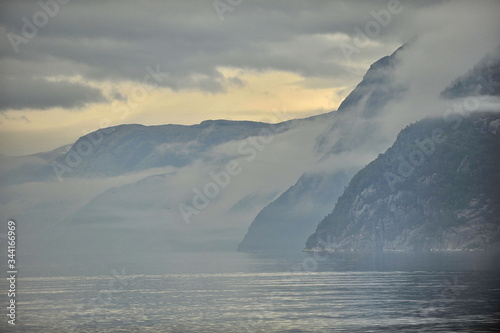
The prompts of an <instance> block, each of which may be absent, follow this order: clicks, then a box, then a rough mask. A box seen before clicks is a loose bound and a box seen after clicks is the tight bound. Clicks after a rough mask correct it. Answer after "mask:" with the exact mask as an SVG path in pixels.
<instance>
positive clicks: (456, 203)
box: [306, 113, 500, 251]
mask: <svg viewBox="0 0 500 333" xmlns="http://www.w3.org/2000/svg"><path fill="white" fill-rule="evenodd" d="M499 151H500V114H499V113H480V114H473V115H471V116H469V117H467V118H463V119H462V121H461V122H460V126H458V127H457V126H454V125H453V124H451V123H447V122H446V121H445V120H443V119H426V120H423V121H420V122H418V123H416V124H413V125H411V126H409V127H407V128H405V129H404V130H403V131H401V133H400V134H399V135H398V138H397V140H396V142H395V143H394V145H393V146H392V147H391V148H390V149H388V150H387V152H385V153H384V154H381V155H379V157H378V158H377V159H376V160H374V161H373V162H372V163H370V164H369V165H367V166H366V167H365V168H364V169H362V170H361V171H360V172H359V173H357V174H356V175H355V176H354V177H353V179H352V180H351V182H350V184H349V186H348V187H347V188H346V190H345V191H344V193H343V194H342V196H341V197H340V198H339V200H338V202H337V204H336V206H335V208H334V210H333V212H332V213H331V214H330V215H328V216H327V217H326V218H325V219H324V220H323V221H322V222H321V223H320V224H319V226H318V228H317V230H316V232H315V233H314V234H313V235H312V236H310V237H309V239H308V240H307V243H306V250H307V251H391V250H392V251H463V250H488V249H491V248H496V247H500V187H499V186H498V184H500V156H499V155H498V152H499Z"/></svg>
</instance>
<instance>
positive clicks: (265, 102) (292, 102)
mask: <svg viewBox="0 0 500 333" xmlns="http://www.w3.org/2000/svg"><path fill="white" fill-rule="evenodd" d="M219 70H220V72H221V73H222V74H223V75H224V76H225V77H227V78H230V77H234V76H236V75H237V76H238V78H239V79H240V80H243V81H244V82H245V85H244V86H238V85H235V84H229V85H228V86H227V89H226V91H225V92H224V93H217V94H209V93H204V92H200V91H172V90H170V89H166V88H155V89H152V88H151V87H149V91H148V92H147V94H146V95H144V96H139V97H135V98H134V95H132V93H131V92H132V91H133V89H134V88H136V90H137V87H140V86H141V83H135V82H121V83H119V84H118V85H116V83H114V84H112V83H99V84H98V85H99V86H100V87H103V86H104V87H107V90H111V87H112V86H113V87H114V88H115V89H118V91H119V92H120V93H122V94H123V95H125V96H128V101H126V102H114V103H115V104H112V103H102V104H91V105H87V106H86V107H83V108H82V109H79V110H71V111H70V110H65V109H60V108H53V109H49V110H23V111H7V112H5V113H4V115H2V116H0V122H1V123H0V153H2V154H7V155H12V156H18V155H25V154H31V153H35V152H40V151H48V150H51V149H54V148H57V147H59V146H62V145H64V144H68V143H73V142H74V141H76V140H77V139H78V138H79V137H80V136H82V135H84V134H86V133H88V132H90V131H94V130H97V129H98V128H100V127H107V126H114V125H119V124H130V123H138V124H144V125H160V124H188V125H189V124H197V123H200V122H201V121H203V120H206V119H231V120H254V121H265V122H273V123H276V122H280V121H284V120H288V119H294V118H302V117H307V116H311V115H315V114H320V113H324V112H329V111H332V110H335V109H336V108H337V107H338V105H339V104H340V102H341V101H342V99H343V98H344V97H345V95H344V94H345V92H346V91H347V92H348V91H349V90H350V89H346V88H352V87H329V88H318V89H314V88H307V87H304V86H303V85H302V84H301V83H300V82H301V81H302V80H303V78H302V77H301V76H299V75H297V74H294V73H288V72H276V71H270V72H265V73H257V72H249V71H243V70H240V69H229V68H220V69H219ZM86 83H87V84H94V85H97V83H93V82H86ZM142 91H145V90H144V89H143V90H142ZM126 110H128V111H126Z"/></svg>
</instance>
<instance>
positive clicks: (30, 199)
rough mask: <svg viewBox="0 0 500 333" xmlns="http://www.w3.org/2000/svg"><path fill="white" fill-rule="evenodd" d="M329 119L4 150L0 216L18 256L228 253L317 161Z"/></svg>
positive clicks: (111, 132)
mask: <svg viewBox="0 0 500 333" xmlns="http://www.w3.org/2000/svg"><path fill="white" fill-rule="evenodd" d="M331 117H334V114H332V113H327V114H323V115H318V116H313V117H309V118H305V119H296V120H290V121H285V122H281V123H277V124H268V123H262V122H251V121H228V120H207V121H204V122H202V123H200V124H197V125H191V126H184V125H161V126H143V125H137V124H130V125H119V126H114V127H109V128H104V129H100V130H98V131H95V132H92V133H89V134H87V135H85V136H83V137H81V138H79V139H78V140H77V141H76V142H75V143H73V144H72V145H69V146H64V147H61V148H58V149H56V150H54V151H51V152H47V153H38V154H34V155H30V156H23V157H6V156H4V157H2V165H1V166H2V168H1V169H0V177H1V179H2V181H1V182H0V192H1V196H0V198H1V199H0V216H1V217H2V218H4V219H8V218H11V217H15V218H16V219H18V220H19V221H22V222H23V223H22V224H20V226H19V228H20V232H22V233H23V239H25V241H26V243H25V244H26V245H25V246H24V247H23V249H22V251H24V252H25V253H36V252H39V251H40V249H43V251H46V252H47V253H49V252H50V253H70V252H72V253H88V252H89V251H91V252H93V253H96V254H99V253H110V252H113V253H125V252H127V251H129V250H132V249H137V250H138V251H194V250H214V251H215V250H217V251H221V250H234V249H235V248H236V246H237V244H238V242H239V241H240V240H241V239H242V238H243V236H244V234H245V231H246V229H247V228H248V226H249V224H250V222H251V221H252V220H253V218H254V217H255V215H256V214H257V213H258V212H259V211H260V210H261V209H262V208H263V207H265V206H266V205H267V204H268V203H269V202H271V201H272V200H274V199H275V198H276V197H277V196H278V195H280V194H281V193H282V192H283V191H284V190H286V189H287V188H288V187H290V186H291V185H293V184H294V183H295V182H296V181H297V179H298V178H299V177H300V175H301V174H302V172H303V170H304V169H308V168H309V167H310V166H311V165H313V164H314V163H315V161H316V156H315V153H314V145H315V142H316V141H315V140H316V137H317V135H318V133H321V132H322V131H324V130H325V128H326V127H327V126H328V124H329V122H330V121H329V119H330V118H331ZM298 155H301V156H302V157H303V159H301V160H300V161H296V162H295V163H293V165H290V163H289V161H291V160H294V158H295V157H296V156H298ZM89 244H92V246H91V249H89ZM141 253H144V252H141Z"/></svg>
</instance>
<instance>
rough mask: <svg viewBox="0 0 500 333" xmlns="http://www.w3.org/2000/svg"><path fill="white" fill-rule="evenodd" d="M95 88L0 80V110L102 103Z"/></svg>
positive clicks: (33, 80)
mask: <svg viewBox="0 0 500 333" xmlns="http://www.w3.org/2000/svg"><path fill="white" fill-rule="evenodd" d="M104 101H106V98H105V97H104V95H103V94H102V92H101V91H100V90H98V89H95V88H92V87H89V86H86V85H83V84H79V83H72V82H64V81H47V80H44V79H2V81H1V82H0V110H6V109H16V110H21V109H48V108H52V107H62V108H71V109H73V108H78V107H81V106H84V105H85V104H87V103H96V102H104Z"/></svg>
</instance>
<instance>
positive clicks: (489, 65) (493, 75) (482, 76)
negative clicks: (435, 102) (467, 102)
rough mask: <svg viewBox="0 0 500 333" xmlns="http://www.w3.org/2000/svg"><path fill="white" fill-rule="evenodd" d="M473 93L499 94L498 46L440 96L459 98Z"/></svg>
mask: <svg viewBox="0 0 500 333" xmlns="http://www.w3.org/2000/svg"><path fill="white" fill-rule="evenodd" d="M473 95H491V96H500V48H499V49H498V50H497V53H495V54H491V55H488V56H486V57H484V58H483V59H482V60H481V61H480V62H479V63H478V64H476V65H475V66H474V67H473V68H472V69H471V70H469V71H468V72H467V73H465V74H464V75H462V76H460V77H459V78H457V79H456V80H454V81H453V82H452V84H451V85H450V86H449V87H447V88H446V89H445V90H444V91H443V92H442V93H441V96H443V97H445V98H450V99H453V98H460V97H467V96H473Z"/></svg>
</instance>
